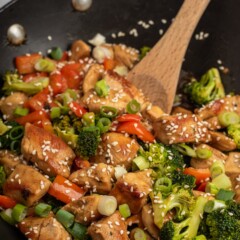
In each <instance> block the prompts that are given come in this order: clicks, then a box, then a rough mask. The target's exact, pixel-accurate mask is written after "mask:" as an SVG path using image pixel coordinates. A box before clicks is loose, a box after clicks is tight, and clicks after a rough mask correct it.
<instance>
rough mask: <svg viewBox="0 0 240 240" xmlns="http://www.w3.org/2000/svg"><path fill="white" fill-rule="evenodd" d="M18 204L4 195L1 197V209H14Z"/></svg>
mask: <svg viewBox="0 0 240 240" xmlns="http://www.w3.org/2000/svg"><path fill="white" fill-rule="evenodd" d="M16 204H17V202H16V201H15V200H13V199H12V198H10V197H8V196H4V195H0V207H2V208H5V209H7V208H13V207H14V206H15V205H16Z"/></svg>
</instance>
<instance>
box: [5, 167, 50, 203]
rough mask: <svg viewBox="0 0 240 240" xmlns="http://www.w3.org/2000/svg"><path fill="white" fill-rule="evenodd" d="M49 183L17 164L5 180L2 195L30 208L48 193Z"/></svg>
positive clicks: (28, 168) (32, 169) (36, 173)
mask: <svg viewBox="0 0 240 240" xmlns="http://www.w3.org/2000/svg"><path fill="white" fill-rule="evenodd" d="M50 185H51V182H50V181H49V180H48V179H47V178H46V177H44V176H43V175H42V174H41V173H39V172H38V171H37V170H35V169H34V168H32V167H30V166H26V165H23V164H18V165H17V166H16V168H15V169H14V171H13V172H12V173H11V174H10V176H9V177H8V178H7V180H6V182H5V183H4V186H3V193H4V195H6V196H9V197H11V198H13V199H15V200H16V201H17V202H20V203H23V204H25V205H26V206H32V205H33V204H34V203H36V202H37V201H38V200H39V199H41V198H42V197H43V196H44V195H45V194H46V193H47V191H48V189H49V187H50Z"/></svg>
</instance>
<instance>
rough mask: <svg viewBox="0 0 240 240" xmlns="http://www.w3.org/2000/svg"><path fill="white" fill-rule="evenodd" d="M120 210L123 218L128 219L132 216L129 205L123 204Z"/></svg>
mask: <svg viewBox="0 0 240 240" xmlns="http://www.w3.org/2000/svg"><path fill="white" fill-rule="evenodd" d="M118 209H119V212H120V214H121V216H122V217H124V218H128V217H130V216H131V210H130V208H129V206H128V204H126V203H125V204H121V205H119V207H118Z"/></svg>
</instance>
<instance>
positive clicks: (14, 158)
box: [0, 150, 21, 175]
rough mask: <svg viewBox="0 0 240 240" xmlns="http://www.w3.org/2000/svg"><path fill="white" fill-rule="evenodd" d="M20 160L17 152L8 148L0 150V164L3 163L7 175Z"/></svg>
mask: <svg viewBox="0 0 240 240" xmlns="http://www.w3.org/2000/svg"><path fill="white" fill-rule="evenodd" d="M20 162H21V160H20V157H19V156H18V155H17V154H15V153H13V152H10V151H8V150H0V164H1V165H3V167H4V171H5V173H6V174H7V175H10V174H11V173H12V172H13V170H14V168H15V167H16V166H17V165H18V164H19V163H20Z"/></svg>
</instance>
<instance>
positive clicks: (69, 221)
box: [56, 209, 74, 228]
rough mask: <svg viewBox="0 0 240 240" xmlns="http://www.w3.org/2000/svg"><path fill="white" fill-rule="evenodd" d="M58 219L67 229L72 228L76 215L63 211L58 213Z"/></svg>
mask: <svg viewBox="0 0 240 240" xmlns="http://www.w3.org/2000/svg"><path fill="white" fill-rule="evenodd" d="M56 218H57V220H58V221H59V222H60V223H61V224H62V225H63V226H64V227H65V228H70V227H71V226H72V225H73V223H74V215H73V214H71V213H70V212H68V211H65V210H62V209H60V210H58V211H57V213H56Z"/></svg>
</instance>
